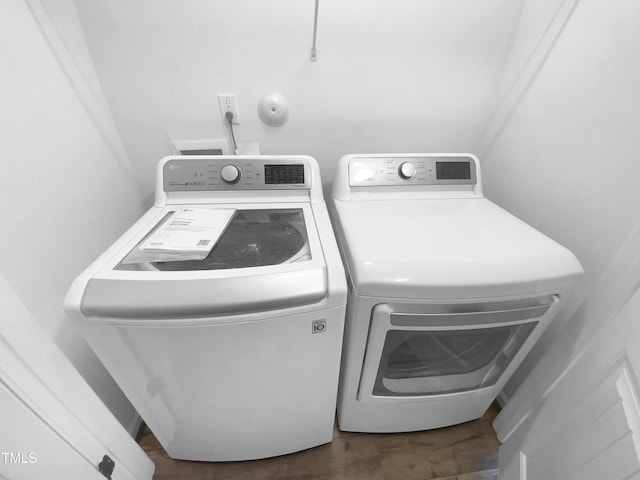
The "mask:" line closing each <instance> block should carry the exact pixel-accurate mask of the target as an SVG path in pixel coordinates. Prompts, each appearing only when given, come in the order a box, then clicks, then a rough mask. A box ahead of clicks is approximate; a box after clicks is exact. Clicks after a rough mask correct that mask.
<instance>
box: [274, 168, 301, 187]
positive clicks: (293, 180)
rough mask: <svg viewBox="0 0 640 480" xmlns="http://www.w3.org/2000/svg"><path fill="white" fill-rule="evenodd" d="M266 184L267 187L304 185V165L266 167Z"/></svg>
mask: <svg viewBox="0 0 640 480" xmlns="http://www.w3.org/2000/svg"><path fill="white" fill-rule="evenodd" d="M264 183H265V184H267V185H280V184H304V165H303V164H295V165H265V166H264Z"/></svg>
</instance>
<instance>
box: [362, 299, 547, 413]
mask: <svg viewBox="0 0 640 480" xmlns="http://www.w3.org/2000/svg"><path fill="white" fill-rule="evenodd" d="M557 307H558V297H557V296H546V297H536V298H530V299H524V300H514V301H506V302H503V301H500V302H484V303H474V304H464V303H460V304H448V305H447V304H435V305H432V304H428V305H424V304H423V305H420V304H411V305H404V304H393V305H390V304H380V305H376V306H375V307H374V308H373V311H372V315H371V324H370V327H369V335H368V339H367V347H366V351H365V358H364V363H363V369H362V376H361V379H360V385H359V388H358V399H360V400H367V399H376V398H378V399H380V398H384V397H392V398H396V397H417V396H429V395H443V394H450V393H458V392H468V391H474V390H479V389H482V388H491V387H496V388H498V387H500V384H501V382H502V383H504V381H506V379H507V377H508V375H510V372H513V370H514V369H515V368H516V367H517V365H518V364H519V362H521V361H522V359H523V358H524V355H525V354H526V353H527V351H528V350H529V349H530V348H531V346H532V345H533V343H534V342H535V341H536V339H537V337H538V336H539V335H540V334H541V333H542V331H543V330H544V327H546V325H547V324H548V322H549V321H550V319H551V318H553V316H554V315H555V312H556V310H557Z"/></svg>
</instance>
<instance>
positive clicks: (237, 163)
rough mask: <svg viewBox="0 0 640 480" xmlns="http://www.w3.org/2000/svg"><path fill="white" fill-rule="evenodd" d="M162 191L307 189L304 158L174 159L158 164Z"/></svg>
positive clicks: (306, 164) (308, 169)
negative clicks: (160, 170)
mask: <svg viewBox="0 0 640 480" xmlns="http://www.w3.org/2000/svg"><path fill="white" fill-rule="evenodd" d="M162 185H163V189H164V191H165V192H194V191H211V190H283V189H288V190H292V189H295V190H300V189H303V190H304V189H307V190H308V189H310V188H311V169H310V166H309V164H308V163H307V162H305V161H304V159H302V158H301V159H295V158H286V159H277V158H269V159H265V158H246V157H245V158H234V157H219V158H215V157H214V158H211V157H209V158H206V159H205V158H188V157H186V158H185V157H182V158H179V159H178V158H176V159H173V160H169V161H168V162H166V163H165V164H164V165H163V167H162Z"/></svg>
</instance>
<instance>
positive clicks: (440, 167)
mask: <svg viewBox="0 0 640 480" xmlns="http://www.w3.org/2000/svg"><path fill="white" fill-rule="evenodd" d="M436 179H437V180H470V179H471V163H469V162H436Z"/></svg>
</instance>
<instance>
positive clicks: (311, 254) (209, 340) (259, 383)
mask: <svg viewBox="0 0 640 480" xmlns="http://www.w3.org/2000/svg"><path fill="white" fill-rule="evenodd" d="M190 216H193V217H194V218H195V219H196V220H197V221H196V222H195V223H194V222H191V220H193V219H191V220H190V218H191V217H190ZM203 218H204V220H203ZM167 232H168V233H167ZM210 233H211V237H212V238H209V234H210ZM194 235H195V236H196V237H198V236H203V237H204V238H203V240H204V241H205V242H209V241H211V242H212V245H213V246H212V248H211V249H210V250H209V251H208V253H207V252H206V251H205V252H204V253H203V252H202V251H196V250H197V248H198V245H195V246H194V247H193V249H191V245H192V244H190V243H188V241H187V238H183V237H188V238H191V241H192V240H193V236H194ZM160 239H161V240H162V241H160ZM195 243H196V244H197V243H203V242H201V241H198V242H195ZM159 244H162V247H161V248H160V247H158V248H156V246H157V245H159ZM202 248H203V247H202V246H200V249H202ZM194 257H196V258H194ZM345 304H346V280H345V274H344V269H343V266H342V263H341V260H340V254H339V251H338V247H337V244H336V241H335V237H334V234H333V230H332V227H331V223H330V220H329V216H328V213H327V208H326V204H325V202H324V198H323V194H322V184H321V180H320V172H319V169H318V164H317V162H316V161H315V160H314V159H313V158H311V157H308V156H253V157H252V156H188V157H179V156H174V157H167V158H164V159H163V160H162V161H161V162H160V163H159V165H158V170H157V183H156V197H155V203H154V205H153V207H152V208H151V209H150V210H149V211H148V212H146V214H144V215H143V216H142V218H140V220H139V221H138V222H137V223H135V224H134V225H133V226H132V227H131V228H130V229H129V230H128V231H127V232H126V233H124V235H123V236H122V237H121V238H120V239H119V240H117V241H116V242H115V243H114V244H113V245H112V246H111V247H110V248H109V249H108V250H107V251H106V252H105V253H104V254H103V255H101V256H100V257H99V258H98V259H97V260H96V261H95V262H94V263H93V264H92V265H91V266H89V267H88V268H87V269H86V271H84V272H83V273H82V274H81V275H80V276H79V277H78V278H77V279H76V280H75V281H74V282H73V284H72V286H71V288H70V290H69V292H68V294H67V297H66V300H65V309H66V311H67V312H68V313H69V315H70V316H71V317H72V318H73V319H75V320H76V322H77V325H78V328H79V329H80V331H81V332H82V334H83V336H84V337H85V338H86V340H87V341H88V343H89V344H90V346H91V348H92V349H93V350H94V351H95V353H96V355H97V356H98V357H99V358H100V360H101V361H102V362H103V364H104V365H105V367H106V368H107V370H108V371H109V372H110V373H111V375H112V376H113V378H114V379H115V381H116V382H117V384H118V385H119V386H120V388H121V389H122V391H123V392H124V393H125V394H126V396H127V397H128V398H129V400H130V401H131V403H132V404H133V405H134V407H135V408H136V409H137V411H138V412H139V413H140V415H141V417H142V418H143V420H144V422H145V423H146V424H147V425H148V426H149V428H150V429H151V430H152V431H153V433H154V435H155V436H156V438H157V439H158V440H159V441H160V443H161V444H162V446H163V447H164V449H165V450H166V451H167V453H168V454H169V455H170V456H171V457H173V458H176V459H186V460H202V461H232V460H247V459H257V458H265V457H271V456H275V455H282V454H286V453H290V452H294V451H298V450H303V449H307V448H310V447H314V446H316V445H320V444H324V443H327V442H330V441H331V439H332V435H333V426H334V422H335V409H336V396H337V388H338V374H339V364H340V354H341V347H342V337H343V330H344V328H343V327H344V316H345Z"/></svg>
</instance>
